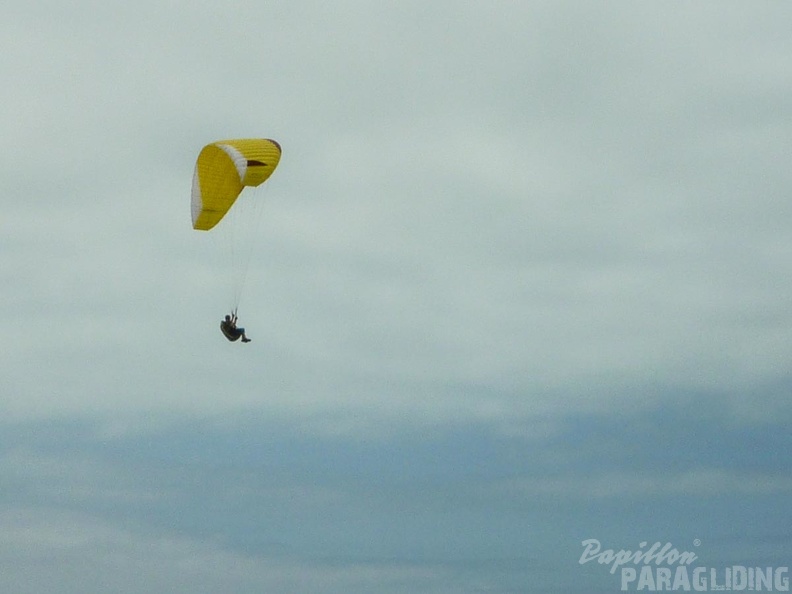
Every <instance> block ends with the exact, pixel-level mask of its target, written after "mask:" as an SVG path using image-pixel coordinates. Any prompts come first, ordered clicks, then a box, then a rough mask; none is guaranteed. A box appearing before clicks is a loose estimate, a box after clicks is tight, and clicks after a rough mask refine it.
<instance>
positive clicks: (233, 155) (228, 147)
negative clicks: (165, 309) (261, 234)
mask: <svg viewBox="0 0 792 594" xmlns="http://www.w3.org/2000/svg"><path fill="white" fill-rule="evenodd" d="M280 157H281V147H280V145H279V144H278V143H277V142H276V141H274V140H270V139H268V138H243V139H235V140H220V141H217V142H213V143H211V144H208V145H206V146H205V147H204V148H203V149H202V150H201V152H200V154H199V155H198V160H197V161H196V163H195V173H194V175H193V184H192V202H191V211H192V224H193V229H196V230H199V231H209V230H211V229H213V228H214V227H215V226H216V225H217V224H218V223H219V222H220V221H221V220H222V219H223V218H224V217H225V216H226V214H227V213H228V212H229V211H230V210H231V209H232V207H234V205H235V203H236V201H237V198H238V197H239V195H240V194H241V193H242V191H243V190H244V189H245V187H255V186H259V185H261V184H262V183H264V182H265V181H267V179H269V177H270V176H271V175H272V172H273V171H275V168H276V167H277V166H278V163H279V162H280ZM252 201H253V202H255V201H256V198H255V197H254V198H252ZM235 210H238V208H235ZM244 218H247V219H249V218H252V217H243V219H244ZM243 222H244V221H241V222H240V224H242V223H243ZM233 223H234V224H229V225H227V226H228V227H229V231H230V232H231V233H233V232H234V226H235V224H236V221H234V222H233ZM243 247H245V246H243ZM236 251H237V250H236V249H235V248H233V247H232V254H235V253H236ZM246 266H247V265H246V264H244V265H243V270H242V271H241V272H239V275H240V278H238V279H236V280H235V282H236V284H237V285H239V286H237V287H236V294H235V297H234V301H233V303H232V307H231V314H230V315H227V316H225V319H224V320H223V322H221V324H220V329H221V331H222V332H223V334H224V335H225V337H226V338H227V339H228V340H230V341H232V342H234V341H236V340H238V339H239V338H242V342H250V339H249V338H248V337H247V336H246V335H245V330H244V329H243V328H239V327H237V309H238V307H239V300H240V299H241V285H242V283H243V282H244V276H245V275H246V272H247V271H246V270H245V269H244V268H246Z"/></svg>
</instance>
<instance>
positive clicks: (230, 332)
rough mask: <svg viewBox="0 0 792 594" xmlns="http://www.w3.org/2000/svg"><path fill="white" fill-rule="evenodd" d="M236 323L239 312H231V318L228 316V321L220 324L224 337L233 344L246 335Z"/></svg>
mask: <svg viewBox="0 0 792 594" xmlns="http://www.w3.org/2000/svg"><path fill="white" fill-rule="evenodd" d="M236 321H237V312H236V310H234V311H232V312H231V315H230V316H226V319H225V320H223V321H222V322H220V330H221V331H222V332H223V335H224V336H225V337H226V338H227V339H228V340H230V341H231V342H235V341H237V340H239V339H240V338H241V337H242V334H243V333H244V330H242V329H239V328H237V327H236Z"/></svg>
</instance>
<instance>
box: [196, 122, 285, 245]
mask: <svg viewBox="0 0 792 594" xmlns="http://www.w3.org/2000/svg"><path fill="white" fill-rule="evenodd" d="M280 156H281V147H280V145H279V144H278V143H277V142H275V141H274V140H269V139H267V138H243V139H237V140H220V141H217V142H213V143H212V144H208V145H206V146H205V147H204V148H203V150H201V153H200V154H199V155H198V160H197V161H196V163H195V174H194V175H193V187H192V222H193V229H200V230H202V231H208V230H209V229H211V228H212V227H214V226H215V225H217V223H219V222H220V219H222V218H223V217H224V216H225V214H226V213H227V212H228V209H230V208H231V206H232V205H233V204H234V201H235V200H236V199H237V197H238V196H239V194H240V192H242V190H243V189H244V187H245V186H258V185H259V184H262V183H264V182H265V181H267V179H268V178H269V176H270V175H272V172H273V171H275V168H276V167H277V166H278V162H279V161H280Z"/></svg>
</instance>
